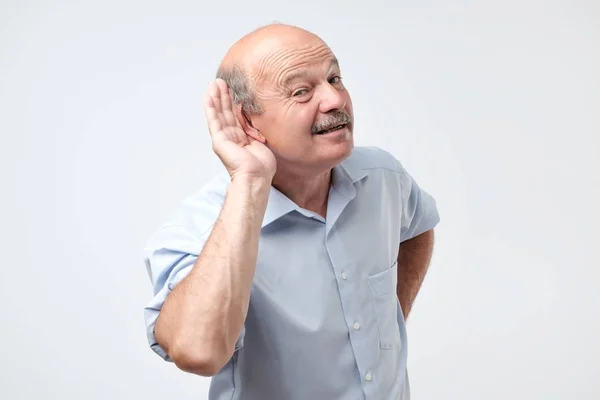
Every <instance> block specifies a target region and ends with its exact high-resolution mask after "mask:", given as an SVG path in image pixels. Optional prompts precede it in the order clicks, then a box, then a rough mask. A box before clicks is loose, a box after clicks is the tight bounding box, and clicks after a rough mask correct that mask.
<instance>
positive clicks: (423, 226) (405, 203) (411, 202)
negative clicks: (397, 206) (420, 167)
mask: <svg viewBox="0 0 600 400" xmlns="http://www.w3.org/2000/svg"><path fill="white" fill-rule="evenodd" d="M398 164H399V168H400V180H401V182H400V187H401V191H402V218H401V227H400V241H401V242H404V241H406V240H408V239H412V238H414V237H416V236H418V235H420V234H422V233H424V232H427V231H428V230H430V229H433V228H434V227H435V226H436V225H437V224H438V223H439V221H440V216H439V212H438V209H437V204H436V201H435V199H434V198H433V197H432V196H431V195H430V194H429V193H427V192H426V191H425V190H423V189H422V188H421V187H419V185H418V184H417V182H416V181H415V179H414V178H413V177H412V176H411V175H410V174H409V173H408V172H407V171H406V169H404V167H402V165H400V163H398Z"/></svg>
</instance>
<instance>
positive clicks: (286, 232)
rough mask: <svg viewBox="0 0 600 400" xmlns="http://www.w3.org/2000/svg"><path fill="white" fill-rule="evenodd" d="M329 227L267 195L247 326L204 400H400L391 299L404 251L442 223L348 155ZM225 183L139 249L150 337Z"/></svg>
mask: <svg viewBox="0 0 600 400" xmlns="http://www.w3.org/2000/svg"><path fill="white" fill-rule="evenodd" d="M332 176H333V178H332V185H331V189H330V194H329V200H328V204H327V218H322V217H321V216H319V215H317V214H315V213H314V212H311V211H308V210H305V209H303V208H301V207H298V206H297V205H296V204H295V203H293V202H292V201H291V200H290V199H288V198H287V197H286V196H284V195H283V194H282V193H281V192H279V191H278V190H276V189H275V188H271V192H270V196H269V201H268V204H267V209H266V213H265V217H264V221H263V224H262V229H261V233H260V241H259V250H258V261H257V265H256V272H255V276H254V282H253V286H252V292H251V297H250V307H249V310H248V316H247V318H246V322H245V325H244V327H243V330H242V333H241V335H240V337H239V339H238V342H237V345H236V351H235V353H234V355H233V357H232V358H231V359H230V360H229V362H228V363H227V364H226V365H225V367H224V368H223V369H222V370H221V371H220V372H219V373H218V374H217V375H216V376H214V377H213V378H212V380H211V386H210V392H209V398H210V400H217V399H218V400H222V399H240V400H242V399H243V400H284V399H285V400H333V399H336V400H337V399H349V400H355V399H377V400H387V399H402V400H408V399H409V397H410V395H409V383H408V375H407V371H406V362H407V340H406V327H405V321H404V317H403V315H402V309H401V308H400V303H399V301H398V298H397V295H396V283H397V281H398V264H397V256H398V249H399V245H400V243H401V242H402V241H404V240H407V239H410V238H412V237H414V236H417V235H419V234H421V233H423V232H425V231H427V230H430V229H432V228H433V227H434V226H435V225H436V224H437V223H438V221H439V216H438V211H437V208H436V204H435V200H434V199H433V198H432V197H431V196H430V195H429V194H427V193H426V192H425V191H423V190H422V189H421V188H419V186H418V185H417V183H416V182H415V180H414V179H413V178H412V177H411V176H410V175H409V174H408V173H407V172H406V170H405V169H404V168H403V167H402V165H401V164H400V162H399V161H398V160H396V159H395V158H394V157H393V156H391V155H390V154H389V153H388V152H386V151H384V150H381V149H379V148H374V147H356V148H355V149H354V151H353V153H352V155H351V156H350V157H348V158H347V159H346V160H345V161H344V162H343V163H342V164H340V165H339V166H337V167H336V168H334V169H333V175H332ZM229 183H230V180H229V176H228V175H227V174H223V175H219V176H217V177H216V178H214V179H213V180H211V181H210V182H209V183H207V184H206V185H205V186H204V187H203V188H201V189H200V190H199V191H198V192H197V193H195V194H193V195H191V196H189V197H188V198H186V199H185V200H184V201H183V203H182V205H181V207H180V208H179V209H178V210H177V212H176V213H175V215H174V216H173V218H172V220H171V221H170V222H169V223H167V224H166V225H165V226H163V227H162V228H161V229H159V230H158V231H157V232H156V233H155V234H154V235H153V236H152V238H151V239H150V240H149V242H148V244H147V246H146V248H145V262H146V266H147V270H148V273H149V275H150V279H151V282H152V287H153V290H154V296H153V298H152V299H151V301H150V303H149V304H148V305H147V307H146V308H145V320H146V326H147V335H148V340H149V342H150V345H151V348H152V349H153V350H154V351H155V352H156V353H158V354H159V355H160V356H161V357H163V359H165V360H167V361H170V359H169V357H168V355H167V354H166V353H165V351H164V350H163V349H162V348H161V347H160V346H159V345H158V344H157V343H156V339H155V336H154V325H155V322H156V319H157V318H158V315H159V312H160V309H161V306H162V304H163V302H164V301H165V299H166V297H167V296H168V295H169V293H170V292H171V290H173V288H174V286H175V285H177V283H178V282H179V281H181V279H183V278H184V277H185V276H186V275H187V273H189V271H190V270H191V268H192V267H193V264H194V261H195V260H196V257H197V256H198V254H200V252H201V250H202V246H203V244H204V243H205V241H206V240H207V238H208V236H209V234H210V232H211V229H212V227H213V225H214V223H215V221H216V219H217V217H218V215H219V212H220V210H221V207H222V205H223V202H224V199H225V193H226V190H227V186H228V184H229Z"/></svg>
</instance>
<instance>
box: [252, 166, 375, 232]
mask: <svg viewBox="0 0 600 400" xmlns="http://www.w3.org/2000/svg"><path fill="white" fill-rule="evenodd" d="M367 174H368V172H367V171H366V170H364V169H362V168H359V167H358V166H357V165H354V164H353V163H352V162H351V160H349V159H346V160H344V161H343V162H342V163H340V164H339V165H337V166H336V167H334V168H333V171H332V183H331V184H332V189H333V190H335V191H336V192H338V193H340V194H341V195H342V196H344V197H346V198H347V200H348V201H349V200H352V199H353V198H354V197H355V196H356V187H355V186H354V184H355V183H356V182H358V181H359V180H361V179H362V178H364V177H365V176H367ZM298 208H299V207H298V205H297V204H296V203H294V202H293V201H292V200H290V199H289V198H288V197H287V196H286V195H284V194H283V193H281V192H280V191H279V190H277V189H275V188H274V187H273V186H271V192H270V193H269V201H268V203H267V209H266V211H265V216H264V218H263V223H262V227H263V228H264V227H265V226H267V225H269V224H270V223H272V222H273V221H275V220H277V219H279V218H281V217H283V216H284V215H286V214H288V213H290V212H292V211H294V210H297V209H298Z"/></svg>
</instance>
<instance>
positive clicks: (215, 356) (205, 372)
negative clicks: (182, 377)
mask: <svg viewBox="0 0 600 400" xmlns="http://www.w3.org/2000/svg"><path fill="white" fill-rule="evenodd" d="M211 347H212V348H210V347H208V346H207V347H206V348H203V349H195V350H191V349H190V347H189V346H174V348H173V349H172V350H171V351H170V352H169V357H170V358H171V360H173V362H174V363H175V365H176V366H177V368H179V369H180V370H182V371H185V372H188V373H191V374H195V375H200V376H204V377H213V376H215V375H216V374H217V373H219V371H221V369H223V367H224V366H225V364H227V362H228V361H229V359H230V358H231V355H230V354H228V353H226V352H224V351H215V350H216V349H215V347H214V346H211Z"/></svg>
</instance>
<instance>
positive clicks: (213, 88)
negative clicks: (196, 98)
mask: <svg viewBox="0 0 600 400" xmlns="http://www.w3.org/2000/svg"><path fill="white" fill-rule="evenodd" d="M208 95H209V96H210V97H212V99H213V106H214V108H215V109H216V110H217V113H221V112H222V106H221V88H220V87H219V81H218V80H217V81H213V82H211V83H210V85H208Z"/></svg>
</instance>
